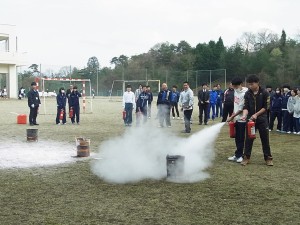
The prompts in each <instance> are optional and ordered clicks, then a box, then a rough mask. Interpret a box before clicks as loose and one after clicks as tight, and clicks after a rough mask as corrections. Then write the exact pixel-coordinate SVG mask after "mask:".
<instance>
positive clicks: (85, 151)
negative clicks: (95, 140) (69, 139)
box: [76, 138, 91, 157]
mask: <svg viewBox="0 0 300 225" xmlns="http://www.w3.org/2000/svg"><path fill="white" fill-rule="evenodd" d="M90 142H91V141H90V139H85V138H77V139H76V146H77V156H78V157H88V156H90Z"/></svg>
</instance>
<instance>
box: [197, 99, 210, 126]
mask: <svg viewBox="0 0 300 225" xmlns="http://www.w3.org/2000/svg"><path fill="white" fill-rule="evenodd" d="M208 107H209V104H208V103H204V104H201V103H200V104H199V122H200V123H202V122H203V112H204V123H207V121H208Z"/></svg>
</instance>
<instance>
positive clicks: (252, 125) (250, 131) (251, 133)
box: [247, 120, 256, 139]
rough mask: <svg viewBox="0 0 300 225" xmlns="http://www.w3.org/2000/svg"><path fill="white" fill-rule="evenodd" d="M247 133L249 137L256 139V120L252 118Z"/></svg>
mask: <svg viewBox="0 0 300 225" xmlns="http://www.w3.org/2000/svg"><path fill="white" fill-rule="evenodd" d="M247 133H248V138H249V139H255V138H256V135H255V122H254V121H252V120H250V121H249V122H248V124H247Z"/></svg>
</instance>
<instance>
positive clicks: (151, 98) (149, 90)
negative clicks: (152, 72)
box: [146, 85, 153, 119]
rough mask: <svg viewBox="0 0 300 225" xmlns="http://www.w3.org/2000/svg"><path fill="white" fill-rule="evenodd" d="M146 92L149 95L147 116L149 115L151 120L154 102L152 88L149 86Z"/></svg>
mask: <svg viewBox="0 0 300 225" xmlns="http://www.w3.org/2000/svg"><path fill="white" fill-rule="evenodd" d="M146 91H147V93H149V101H148V109H147V114H148V118H149V119H150V118H151V103H152V101H153V94H152V92H151V87H150V86H149V85H148V86H146Z"/></svg>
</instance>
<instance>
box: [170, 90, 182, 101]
mask: <svg viewBox="0 0 300 225" xmlns="http://www.w3.org/2000/svg"><path fill="white" fill-rule="evenodd" d="M179 97H180V93H179V92H178V91H176V92H174V91H172V92H171V102H172V103H178V102H179Z"/></svg>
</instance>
